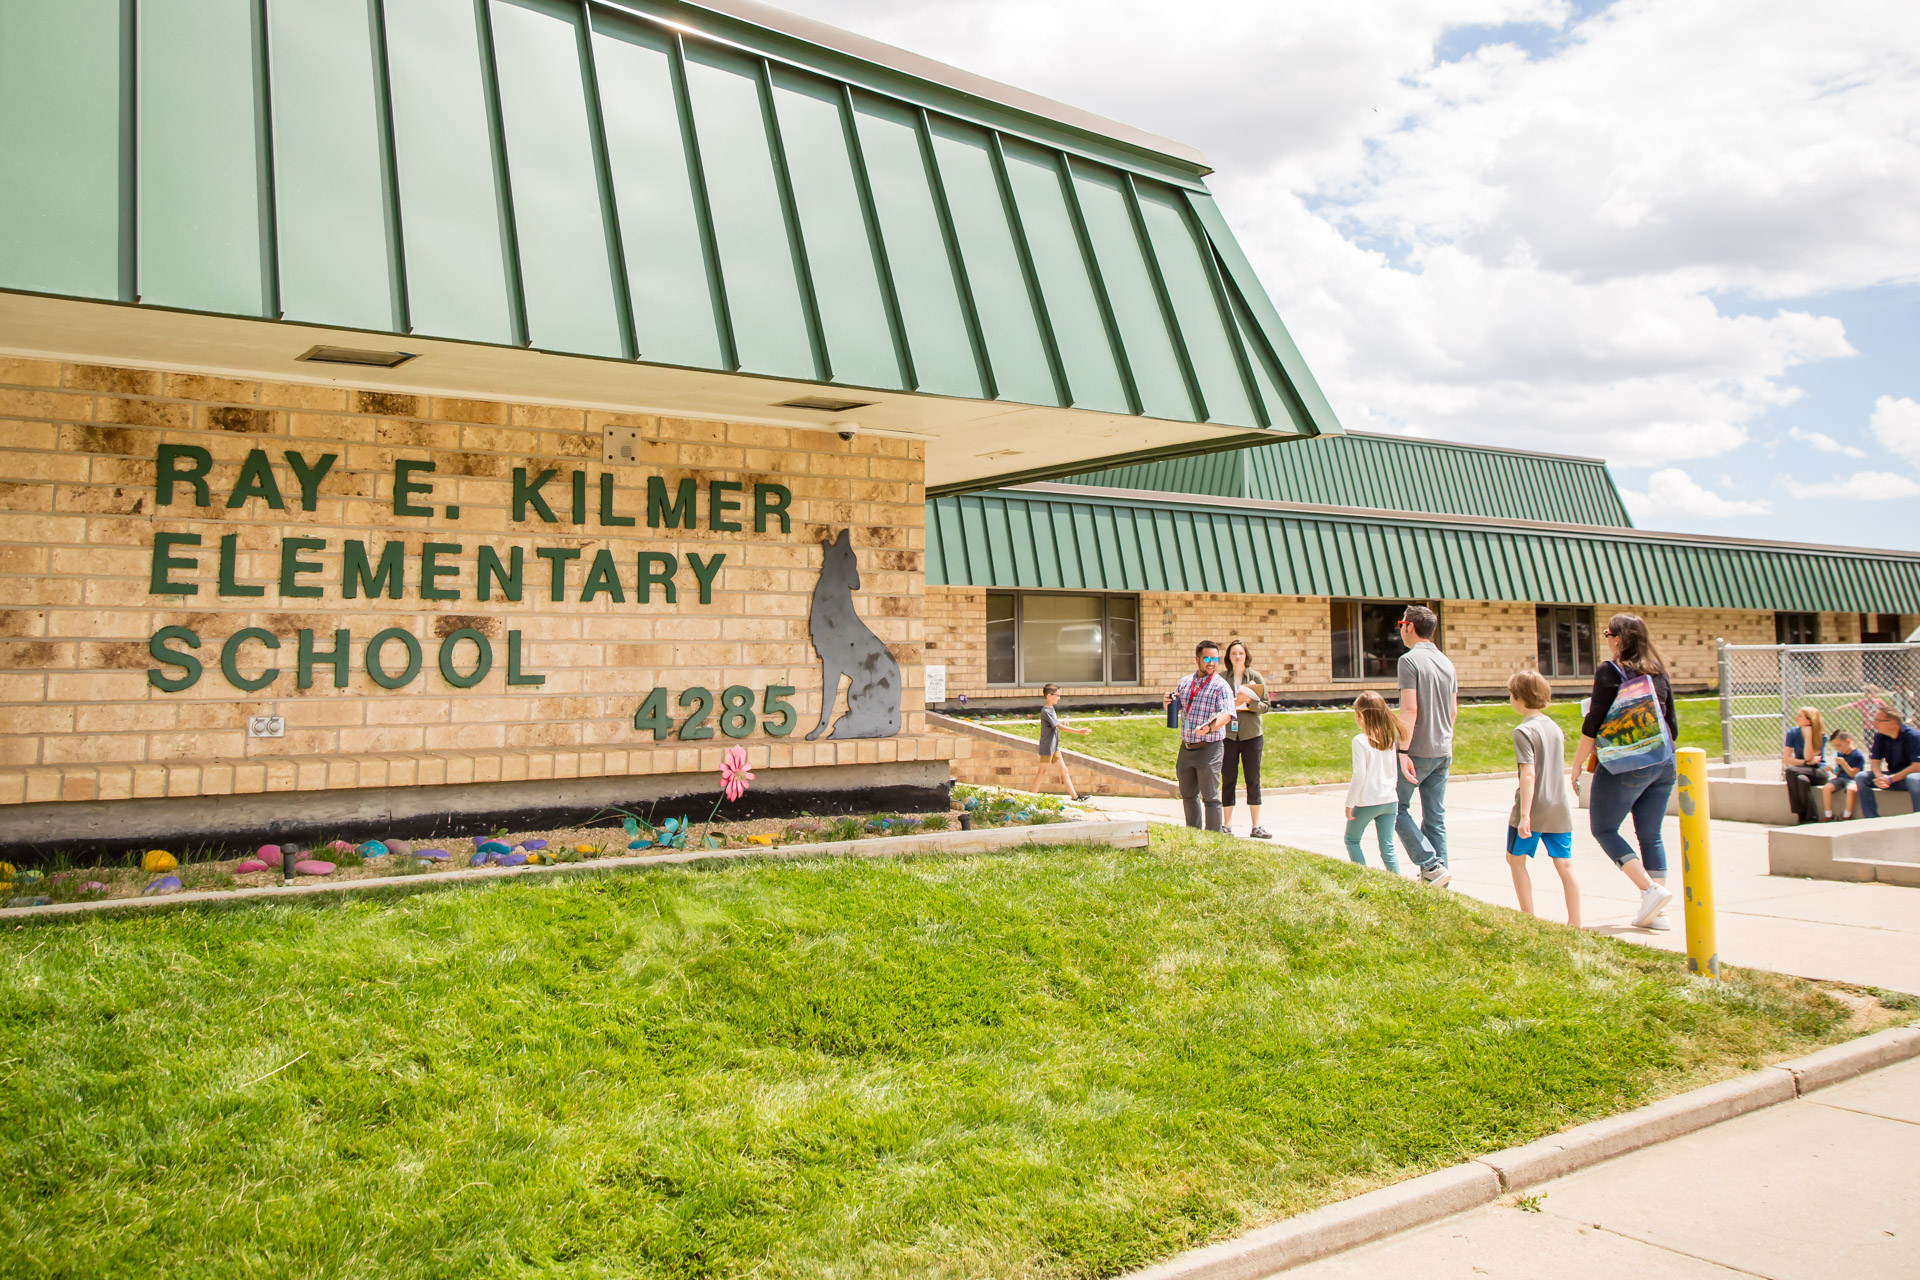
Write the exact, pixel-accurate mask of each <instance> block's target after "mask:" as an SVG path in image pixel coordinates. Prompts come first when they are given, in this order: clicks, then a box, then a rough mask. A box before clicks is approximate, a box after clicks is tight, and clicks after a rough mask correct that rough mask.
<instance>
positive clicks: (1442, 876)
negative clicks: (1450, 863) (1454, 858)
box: [1420, 862, 1453, 889]
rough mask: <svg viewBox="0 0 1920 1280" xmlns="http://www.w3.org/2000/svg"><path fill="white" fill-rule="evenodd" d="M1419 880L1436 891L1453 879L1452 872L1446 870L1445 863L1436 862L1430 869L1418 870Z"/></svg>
mask: <svg viewBox="0 0 1920 1280" xmlns="http://www.w3.org/2000/svg"><path fill="white" fill-rule="evenodd" d="M1420 879H1421V880H1422V881H1423V882H1425V883H1427V884H1430V885H1432V886H1433V887H1434V888H1436V889H1438V888H1440V887H1441V886H1442V885H1444V884H1446V883H1447V881H1449V880H1451V879H1453V872H1451V871H1449V870H1448V869H1447V867H1446V864H1445V863H1441V862H1436V863H1434V864H1433V865H1432V866H1430V867H1422V868H1420Z"/></svg>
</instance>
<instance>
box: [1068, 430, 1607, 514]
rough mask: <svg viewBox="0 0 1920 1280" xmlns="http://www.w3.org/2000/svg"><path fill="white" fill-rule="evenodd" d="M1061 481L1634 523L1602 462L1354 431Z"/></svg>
mask: <svg viewBox="0 0 1920 1280" xmlns="http://www.w3.org/2000/svg"><path fill="white" fill-rule="evenodd" d="M1063 483H1066V484H1085V485H1092V486H1094V487H1096V488H1105V489H1146V490H1152V491H1155V492H1161V493H1200V494H1210V495H1212V496H1214V497H1218V498H1251V499H1255V500H1258V501H1262V502H1299V503H1305V504H1307V505H1309V506H1320V507H1364V508H1368V509H1371V510H1382V511H1424V512H1430V513H1432V514H1435V515H1451V516H1488V517H1491V518H1493V519H1498V520H1536V521H1550V522H1554V523H1559V524H1590V525H1603V526H1609V527H1613V528H1622V529H1631V528H1632V527H1633V518H1632V517H1631V516H1629V515H1628V514H1627V508H1626V505H1625V504H1624V503H1622V502H1621V501H1620V491H1619V490H1618V489H1616V488H1615V487H1614V483H1613V475H1612V473H1610V472H1609V471H1608V470H1607V466H1606V463H1604V462H1601V461H1600V460H1599V459H1596V458H1569V457H1563V456H1557V455H1553V454H1538V453H1521V452H1517V451H1515V450H1511V449H1492V448H1483V447H1480V446H1477V445H1463V444H1451V443H1446V442H1442V441H1434V440H1417V439H1410V438H1405V437H1400V436H1379V435H1364V434H1359V433H1355V432H1348V433H1346V434H1345V435H1337V436H1333V435H1330V436H1325V437H1323V438H1321V439H1318V440H1300V441H1293V442H1290V443H1288V444H1286V445H1284V446H1282V445H1273V444H1264V445H1255V446H1253V447H1252V448H1250V449H1241V450H1238V451H1235V452H1232V453H1215V454H1206V455H1202V456H1199V457H1189V458H1172V459H1168V460H1166V461H1162V462H1147V463H1136V464H1134V465H1132V466H1126V467H1114V468H1110V469H1108V470H1105V471H1095V472H1089V473H1087V474H1085V475H1079V476H1073V477H1070V478H1069V479H1067V480H1065V481H1063Z"/></svg>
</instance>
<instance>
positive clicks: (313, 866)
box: [293, 858, 333, 876]
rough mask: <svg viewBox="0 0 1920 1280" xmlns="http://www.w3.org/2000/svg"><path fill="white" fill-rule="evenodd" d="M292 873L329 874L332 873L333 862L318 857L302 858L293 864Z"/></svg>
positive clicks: (308, 874)
mask: <svg viewBox="0 0 1920 1280" xmlns="http://www.w3.org/2000/svg"><path fill="white" fill-rule="evenodd" d="M293 873H294V874H295V875H297V876H330V875H332V874H333V864H332V863H331V862H322V861H320V859H318V858H302V859H301V860H300V861H298V862H296V863H294V864H293Z"/></svg>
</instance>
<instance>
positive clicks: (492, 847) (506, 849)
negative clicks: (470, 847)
mask: <svg viewBox="0 0 1920 1280" xmlns="http://www.w3.org/2000/svg"><path fill="white" fill-rule="evenodd" d="M474 848H475V849H478V850H479V851H480V852H481V853H512V852H513V846H512V845H510V844H508V843H506V842H505V841H504V840H486V841H482V842H481V843H480V844H477V845H475V846H474Z"/></svg>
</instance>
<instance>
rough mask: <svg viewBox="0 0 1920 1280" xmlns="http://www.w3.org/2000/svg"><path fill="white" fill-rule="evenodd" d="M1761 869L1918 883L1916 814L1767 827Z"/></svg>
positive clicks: (1918, 816)
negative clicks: (1777, 827)
mask: <svg viewBox="0 0 1920 1280" xmlns="http://www.w3.org/2000/svg"><path fill="white" fill-rule="evenodd" d="M1767 872H1768V874H1770V875H1776V876H1808V877H1810V878H1812V879H1815V880H1853V881H1867V880H1877V881H1879V882H1880V883H1881V884H1903V885H1912V886H1914V887H1916V888H1920V814H1914V813H1909V814H1904V815H1902V816H1900V817H1897V818H1887V817H1881V818H1869V819H1861V820H1857V821H1854V822H1816V823H1812V824H1809V825H1807V826H1804V827H1787V828H1783V829H1781V830H1778V831H1769V832H1767Z"/></svg>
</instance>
